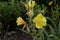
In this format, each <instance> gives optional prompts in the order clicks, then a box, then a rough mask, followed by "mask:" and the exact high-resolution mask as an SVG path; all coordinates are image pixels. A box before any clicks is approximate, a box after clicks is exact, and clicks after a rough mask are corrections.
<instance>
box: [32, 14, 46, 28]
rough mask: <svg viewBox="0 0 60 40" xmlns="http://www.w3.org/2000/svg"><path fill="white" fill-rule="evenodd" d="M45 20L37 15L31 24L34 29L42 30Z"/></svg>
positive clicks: (40, 15)
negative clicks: (33, 25) (33, 24)
mask: <svg viewBox="0 0 60 40" xmlns="http://www.w3.org/2000/svg"><path fill="white" fill-rule="evenodd" d="M46 21H47V20H46V18H45V17H44V16H43V15H42V14H41V13H40V14H38V15H37V16H36V17H35V18H34V19H33V22H34V23H35V25H36V28H42V27H43V26H46V24H47V23H46Z"/></svg>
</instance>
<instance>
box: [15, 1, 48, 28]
mask: <svg viewBox="0 0 60 40" xmlns="http://www.w3.org/2000/svg"><path fill="white" fill-rule="evenodd" d="M24 5H25V7H26V9H28V10H27V13H26V14H27V15H28V16H29V18H31V17H33V16H34V15H33V14H34V13H33V7H34V6H35V1H33V0H30V1H28V2H27V3H26V4H24ZM32 20H33V23H34V24H35V25H36V28H42V27H43V26H46V24H47V23H46V22H47V20H46V18H45V17H44V16H43V15H42V13H39V14H38V15H37V16H36V17H34V18H33V19H32ZM16 23H17V25H24V24H26V22H25V21H24V20H23V19H22V18H21V17H18V18H17V20H16Z"/></svg>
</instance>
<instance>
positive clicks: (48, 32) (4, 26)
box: [0, 0, 60, 40]
mask: <svg viewBox="0 0 60 40" xmlns="http://www.w3.org/2000/svg"><path fill="white" fill-rule="evenodd" d="M21 1H23V2H25V1H26V0H0V32H1V33H5V32H6V31H7V30H8V32H9V31H13V30H17V29H16V28H20V27H18V26H17V24H16V19H17V17H19V16H21V17H22V18H23V19H24V20H25V21H27V20H26V18H27V15H26V14H25V13H26V9H25V6H24V5H23V4H22V3H21ZM35 1H36V3H37V4H36V6H35V7H34V9H35V10H34V13H35V15H37V13H38V11H37V10H38V7H39V8H40V10H41V11H40V12H42V11H43V10H44V12H42V13H43V14H44V15H45V16H46V18H47V26H46V27H45V28H44V31H43V33H39V34H42V35H41V37H42V39H41V38H40V37H39V36H36V35H35V34H34V33H33V34H34V35H32V36H36V37H34V38H36V40H45V39H46V40H60V0H35ZM50 1H53V4H52V5H48V3H49V2H50ZM23 15H24V16H23ZM33 32H36V30H34V31H33ZM34 40H35V39H34Z"/></svg>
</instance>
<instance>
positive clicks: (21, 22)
mask: <svg viewBox="0 0 60 40" xmlns="http://www.w3.org/2000/svg"><path fill="white" fill-rule="evenodd" d="M16 23H17V25H18V26H19V25H24V24H25V21H24V20H23V19H22V18H21V17H18V18H17V20H16Z"/></svg>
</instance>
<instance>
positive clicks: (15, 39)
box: [0, 30, 33, 40]
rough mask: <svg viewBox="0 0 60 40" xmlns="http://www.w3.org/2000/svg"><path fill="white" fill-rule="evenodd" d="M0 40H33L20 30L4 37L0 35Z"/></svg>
mask: <svg viewBox="0 0 60 40" xmlns="http://www.w3.org/2000/svg"><path fill="white" fill-rule="evenodd" d="M0 40H33V38H32V37H31V36H30V35H29V34H27V33H25V32H23V31H21V30H20V31H12V32H9V33H8V34H6V35H4V36H2V35H0Z"/></svg>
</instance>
